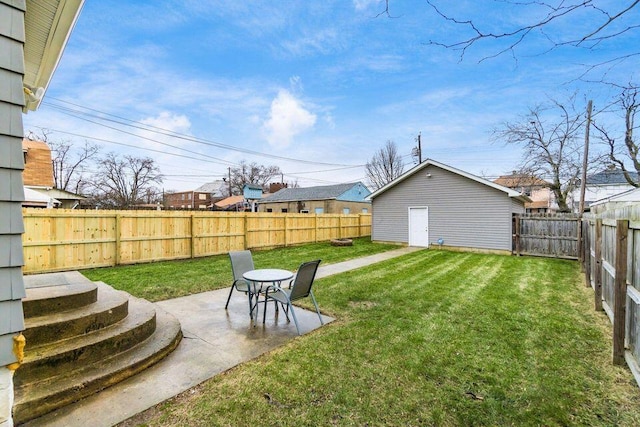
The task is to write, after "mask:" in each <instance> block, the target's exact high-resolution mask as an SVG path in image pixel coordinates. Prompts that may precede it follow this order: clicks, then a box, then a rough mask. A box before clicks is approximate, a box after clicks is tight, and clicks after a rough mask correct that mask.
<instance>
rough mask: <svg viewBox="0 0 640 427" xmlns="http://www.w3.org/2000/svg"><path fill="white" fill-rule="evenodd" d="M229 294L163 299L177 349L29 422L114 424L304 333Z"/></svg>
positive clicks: (305, 322)
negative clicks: (178, 336)
mask: <svg viewBox="0 0 640 427" xmlns="http://www.w3.org/2000/svg"><path fill="white" fill-rule="evenodd" d="M420 249H422V248H409V247H403V248H400V249H397V250H393V251H389V252H385V253H382V254H376V255H371V256H368V257H364V258H359V259H355V260H351V261H346V262H342V263H337V264H332V265H326V266H321V267H320V269H319V270H318V274H317V277H318V278H322V277H326V276H329V275H332V274H338V273H342V272H345V271H349V270H353V269H355V268H360V267H364V266H367V265H370V264H373V263H376V262H380V261H384V260H386V259H391V258H394V257H397V256H401V255H404V254H406V253H409V252H413V251H416V250H420ZM228 295H229V288H226V289H220V290H217V291H211V292H204V293H200V294H195V295H189V296H186V297H181V298H176V299H171V300H166V301H161V302H158V303H157V304H158V305H159V306H161V307H162V308H163V309H164V310H166V311H168V312H169V313H171V314H173V315H174V316H175V317H177V318H178V320H179V321H180V323H181V325H182V331H183V334H184V338H183V340H182V342H181V343H180V345H179V346H178V348H177V349H176V350H175V351H174V352H173V353H171V354H170V355H169V356H167V357H166V358H165V359H164V360H162V361H161V362H160V363H158V364H156V365H154V366H153V367H151V368H149V369H147V370H145V371H144V372H142V373H140V374H137V375H135V376H133V377H131V378H129V379H127V380H125V381H123V382H121V383H119V384H116V385H114V386H112V387H110V388H108V389H106V390H103V391H101V392H100V393H97V394H95V395H93V396H90V397H88V398H85V399H83V400H81V401H79V402H76V403H74V404H72V405H69V406H67V407H64V408H62V409H60V410H58V411H55V412H53V413H51V414H48V415H46V416H44V417H41V418H39V419H36V420H33V421H31V422H29V423H26V424H24V426H27V427H42V426H50V427H76V426H77V427H81V426H82V427H84V426H93V427H102V426H104V427H108V426H113V425H115V424H118V423H120V422H122V421H124V420H126V419H128V418H130V417H132V416H134V415H136V414H138V413H140V412H142V411H144V410H146V409H148V408H151V407H153V406H155V405H157V404H159V403H161V402H163V401H165V400H167V399H170V398H172V397H174V396H176V395H178V394H180V393H181V392H183V391H186V390H188V389H190V388H192V387H194V386H196V385H198V384H200V383H202V382H203V381H206V380H207V379H209V378H211V377H213V376H214V375H216V374H219V373H221V372H224V371H226V370H228V369H230V368H232V367H234V366H236V365H238V364H240V363H243V362H246V361H248V360H251V359H253V358H255V357H258V356H260V355H261V354H263V353H265V352H268V351H270V350H273V349H275V348H277V347H280V346H282V345H284V344H285V343H287V342H288V341H290V340H292V339H295V338H296V337H297V336H298V334H297V332H296V327H295V324H294V323H293V321H291V322H287V320H286V318H285V316H284V313H283V312H282V310H281V311H280V313H279V315H276V313H275V310H274V307H273V305H270V306H269V308H268V311H267V320H266V323H265V324H264V325H263V324H262V307H261V308H260V310H261V311H260V317H259V321H258V322H256V323H255V324H254V323H253V322H252V321H251V320H250V319H249V313H248V302H247V297H246V296H245V295H244V294H242V293H239V292H234V294H233V296H232V297H231V303H230V304H229V309H228V310H225V309H224V305H225V303H226V300H227V296H228ZM320 308H321V309H322V307H320ZM296 315H297V316H298V321H299V323H300V329H301V333H302V334H307V333H309V332H311V331H313V330H314V329H317V328H319V327H320V326H321V324H320V320H319V319H318V315H317V314H316V313H315V312H311V311H307V310H303V309H301V308H298V309H296ZM323 320H324V322H325V324H329V323H330V322H331V321H333V320H334V319H332V318H330V317H327V316H323Z"/></svg>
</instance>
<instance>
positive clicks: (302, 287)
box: [289, 259, 320, 301]
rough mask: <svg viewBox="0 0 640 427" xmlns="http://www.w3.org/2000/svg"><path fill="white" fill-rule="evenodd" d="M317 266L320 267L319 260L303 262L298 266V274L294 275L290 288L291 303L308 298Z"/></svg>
mask: <svg viewBox="0 0 640 427" xmlns="http://www.w3.org/2000/svg"><path fill="white" fill-rule="evenodd" d="M318 265H320V260H319V259H318V260H316V261H309V262H305V263H302V264H301V265H300V268H298V272H297V273H296V279H295V280H294V282H293V286H292V287H291V294H290V295H289V298H290V299H291V301H295V300H297V299H300V298H305V297H307V296H309V292H311V286H312V285H313V280H314V279H315V277H316V272H317V271H318Z"/></svg>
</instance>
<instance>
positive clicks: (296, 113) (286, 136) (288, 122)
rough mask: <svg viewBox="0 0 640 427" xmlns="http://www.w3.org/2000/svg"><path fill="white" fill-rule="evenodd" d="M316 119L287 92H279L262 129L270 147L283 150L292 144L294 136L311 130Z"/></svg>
mask: <svg viewBox="0 0 640 427" xmlns="http://www.w3.org/2000/svg"><path fill="white" fill-rule="evenodd" d="M316 118H317V117H316V115H315V114H313V113H311V112H310V111H308V110H306V109H305V108H304V106H303V105H302V103H301V102H300V100H298V99H296V98H295V97H294V96H293V95H292V94H291V93H290V92H289V91H286V90H280V92H278V96H276V97H275V98H274V100H273V101H272V102H271V110H270V111H269V118H268V119H267V120H265V121H264V123H263V129H264V131H265V134H266V138H267V141H268V142H269V144H270V145H271V146H272V147H278V148H284V147H288V146H289V145H290V144H291V142H293V138H294V137H295V136H296V135H298V134H300V133H302V132H304V131H306V130H308V129H311V128H312V127H313V126H314V125H315V123H316Z"/></svg>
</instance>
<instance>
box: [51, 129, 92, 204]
mask: <svg viewBox="0 0 640 427" xmlns="http://www.w3.org/2000/svg"><path fill="white" fill-rule="evenodd" d="M49 146H50V147H51V161H52V163H53V179H54V181H55V185H56V188H57V189H59V190H64V191H70V192H72V193H76V194H80V193H82V191H83V190H84V188H85V187H86V186H87V184H88V181H87V180H88V175H87V173H88V172H87V166H89V164H90V163H91V161H92V160H93V159H94V158H95V157H96V156H97V155H98V152H99V151H100V148H99V147H98V146H97V145H96V144H92V143H89V142H88V141H85V143H84V145H83V146H82V147H80V148H79V149H77V150H75V149H74V147H73V144H71V143H70V142H65V141H58V142H50V143H49Z"/></svg>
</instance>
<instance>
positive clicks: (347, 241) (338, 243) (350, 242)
mask: <svg viewBox="0 0 640 427" xmlns="http://www.w3.org/2000/svg"><path fill="white" fill-rule="evenodd" d="M331 246H353V240H351V239H333V240H332V241H331Z"/></svg>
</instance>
